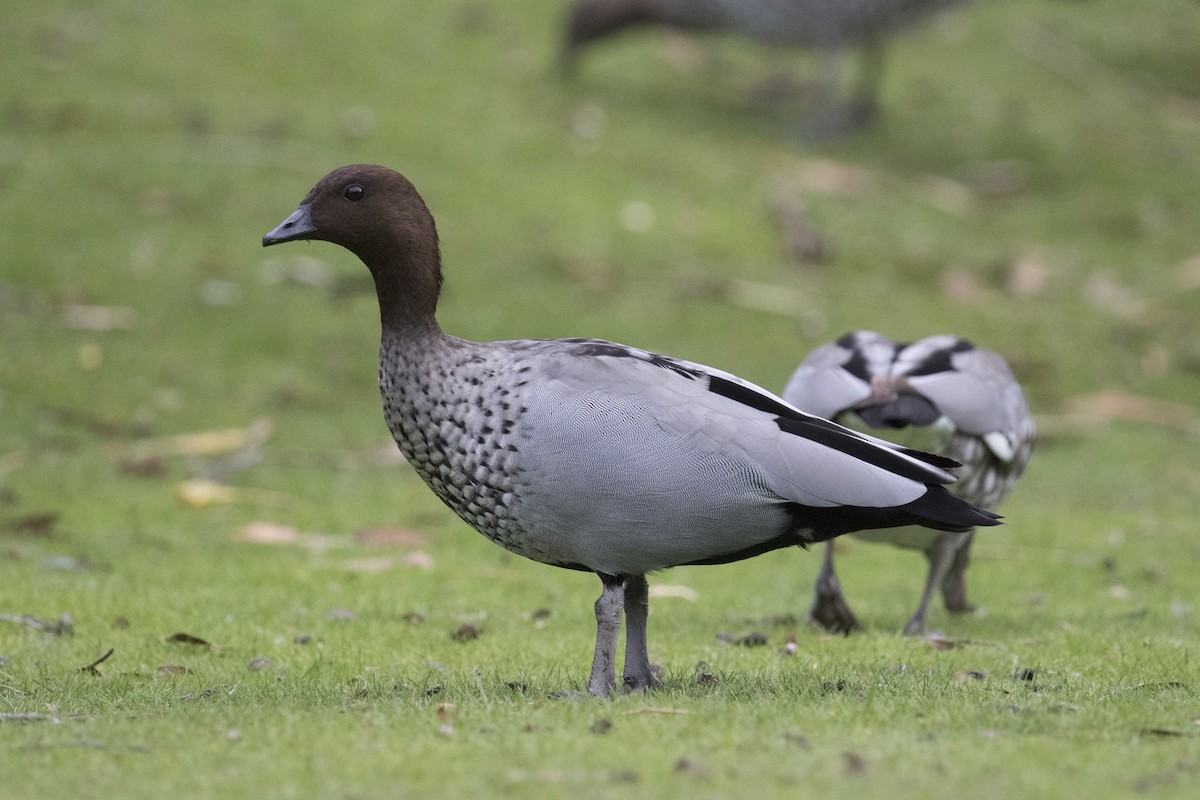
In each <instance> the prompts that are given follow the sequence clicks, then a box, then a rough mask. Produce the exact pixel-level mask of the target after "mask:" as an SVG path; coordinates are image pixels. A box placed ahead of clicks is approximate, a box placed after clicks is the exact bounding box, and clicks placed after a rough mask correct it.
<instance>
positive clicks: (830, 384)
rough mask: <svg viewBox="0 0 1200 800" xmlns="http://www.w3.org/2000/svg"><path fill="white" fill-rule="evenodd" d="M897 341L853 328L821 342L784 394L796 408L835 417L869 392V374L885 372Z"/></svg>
mask: <svg viewBox="0 0 1200 800" xmlns="http://www.w3.org/2000/svg"><path fill="white" fill-rule="evenodd" d="M896 351H897V345H896V343H895V342H893V341H892V340H891V339H889V338H887V337H886V336H883V335H881V334H878V333H875V332H874V331H853V332H851V333H848V334H846V335H845V336H842V337H841V338H840V339H838V340H837V341H836V342H829V343H828V344H823V345H821V346H820V347H818V348H817V349H816V350H813V351H812V352H811V353H809V354H808V357H807V358H805V359H804V361H802V362H801V363H800V366H798V367H797V368H796V371H795V372H793V373H792V377H791V379H790V380H788V383H787V387H786V388H785V389H784V390H783V397H784V399H785V400H787V401H788V402H789V403H791V404H792V405H794V406H796V407H797V408H800V409H803V410H804V411H807V412H808V413H810V414H816V415H817V416H819V417H824V418H826V419H834V418H835V417H837V416H838V415H839V414H841V413H842V412H843V411H846V410H847V409H850V408H853V407H854V406H855V405H856V404H857V403H859V402H861V401H863V400H865V399H866V398H867V397H869V396H870V394H871V378H872V377H873V376H876V375H887V374H888V373H889V372H890V370H891V365H892V361H893V359H894V358H895V354H896Z"/></svg>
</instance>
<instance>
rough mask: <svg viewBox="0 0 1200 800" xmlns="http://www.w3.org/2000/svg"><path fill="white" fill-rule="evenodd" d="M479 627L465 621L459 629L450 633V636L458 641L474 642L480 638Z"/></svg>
mask: <svg viewBox="0 0 1200 800" xmlns="http://www.w3.org/2000/svg"><path fill="white" fill-rule="evenodd" d="M479 633H480V631H479V628H478V627H476V626H475V625H472V624H471V623H469V622H464V623H463V624H462V625H459V626H458V630H456V631H455V632H454V633H452V634H450V638H451V639H453V640H454V641H456V642H473V641H475V640H476V639H478V638H479Z"/></svg>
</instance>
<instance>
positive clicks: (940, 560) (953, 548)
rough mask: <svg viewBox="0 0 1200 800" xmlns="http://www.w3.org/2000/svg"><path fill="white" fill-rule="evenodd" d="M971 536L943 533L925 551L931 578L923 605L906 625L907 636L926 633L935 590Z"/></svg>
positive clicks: (926, 588)
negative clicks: (964, 542) (926, 622)
mask: <svg viewBox="0 0 1200 800" xmlns="http://www.w3.org/2000/svg"><path fill="white" fill-rule="evenodd" d="M969 535H970V534H965V533H943V534H941V535H940V536H938V538H937V541H936V542H934V544H933V546H932V547H930V548H929V549H928V550H926V551H925V557H926V558H927V559H929V576H928V577H927V578H926V579H925V590H924V591H923V592H921V603H920V605H918V606H917V610H916V613H914V614H913V615H912V618H911V619H910V620H909V621H908V622H906V623H905V624H904V635H905V636H920V635H921V634H923V633H925V615H926V614H927V613H928V612H929V600H930V599H931V598H932V597H933V592H934V590H935V589H937V588H938V587H939V586H941V585H942V582H943V581H944V580H945V579H946V574H947V573H948V572H949V571H950V565H951V564H953V563H954V556H955V555H956V554H957V553H958V551H959V549H960V548H961V547H962V546H963V538H964V537H966V536H969Z"/></svg>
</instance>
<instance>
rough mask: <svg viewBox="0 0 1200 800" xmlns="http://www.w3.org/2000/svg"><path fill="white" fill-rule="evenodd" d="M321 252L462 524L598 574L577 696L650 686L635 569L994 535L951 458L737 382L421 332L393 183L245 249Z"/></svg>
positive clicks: (419, 285) (369, 170)
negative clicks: (349, 256)
mask: <svg viewBox="0 0 1200 800" xmlns="http://www.w3.org/2000/svg"><path fill="white" fill-rule="evenodd" d="M300 239H324V240H327V241H330V242H334V243H336V244H340V245H342V246H344V247H346V248H348V249H350V250H351V251H352V252H354V253H355V254H356V255H358V256H359V258H360V259H362V261H363V262H364V263H365V264H366V266H367V267H368V269H369V270H370V271H371V274H372V277H373V278H374V281H375V287H376V293H377V296H378V299H379V308H380V319H381V323H382V337H381V345H380V359H379V386H380V392H381V395H382V398H383V409H384V416H385V418H386V421H387V424H388V427H389V429H390V430H391V433H392V435H393V437H394V438H395V440H396V443H397V445H399V447H400V449H401V450H402V451H403V453H404V454H405V456H406V457H407V459H408V461H409V462H410V463H411V464H412V466H413V467H414V468H415V469H416V471H417V472H418V474H419V475H420V476H421V477H422V478H423V479H424V481H425V482H426V483H427V484H428V485H429V487H430V488H431V489H432V490H433V491H434V492H435V493H436V494H437V496H438V497H440V498H441V499H442V500H443V501H444V502H445V503H446V505H448V506H449V507H450V508H451V509H453V510H454V511H455V513H457V514H458V515H459V516H460V517H462V519H463V520H464V521H466V522H467V523H468V524H469V525H471V526H472V527H474V528H475V529H476V530H478V531H479V532H480V533H482V534H483V535H485V536H487V537H488V538H489V539H491V540H492V541H494V542H496V543H497V544H500V545H501V546H503V547H505V548H507V549H508V550H511V551H512V552H514V553H518V554H520V555H522V556H526V557H527V558H530V559H533V560H535V561H540V562H542V563H546V564H551V565H554V566H559V567H566V568H571V569H579V570H586V571H590V572H593V573H595V574H596V575H597V576H599V578H600V580H601V582H602V584H603V590H602V593H601V595H600V598H599V599H598V600H597V602H596V607H595V612H596V649H595V655H594V658H593V662H592V672H591V675H590V677H589V680H588V689H589V691H590V692H592V693H593V694H597V695H608V694H609V693H611V691H612V690H613V689H614V688H615V685H616V684H615V678H614V674H613V673H614V666H613V663H614V658H615V650H616V637H617V633H618V630H619V628H620V625H621V620H622V616H623V617H624V620H625V631H626V648H625V669H624V683H625V686H626V687H627V688H630V689H644V688H648V687H651V686H654V685H657V683H658V679H657V677H656V676H655V675H654V673H653V671H652V669H651V667H650V663H649V656H648V653H647V646H646V620H647V609H648V601H647V597H648V586H647V581H646V577H645V576H646V573H648V572H652V571H654V570H659V569H665V568H667V567H672V566H678V565H681V564H718V563H725V562H729V561H736V560H739V559H743V558H749V557H751V556H755V555H758V554H760V553H764V552H767V551H768V550H773V549H776V548H780V547H787V546H791V545H802V546H803V545H807V544H809V543H812V542H817V541H824V540H826V539H829V538H830V537H833V536H837V535H840V534H843V533H847V532H849V531H854V530H863V529H870V528H881V527H890V526H896V525H911V524H920V525H928V526H932V527H935V528H938V529H940V530H949V531H964V530H968V529H970V528H971V527H973V526H976V525H994V524H996V518H995V515H993V514H990V513H988V512H985V511H981V510H979V509H976V508H974V507H972V506H971V505H970V504H968V503H965V502H964V501H962V500H961V499H959V498H957V497H955V496H954V495H953V494H951V493H950V492H948V491H947V490H946V489H945V487H944V485H943V484H947V483H951V482H953V480H954V477H953V475H951V474H950V473H949V472H948V471H947V470H948V468H949V467H951V466H953V462H951V461H949V460H947V459H944V458H941V457H939V456H936V455H931V454H928V453H921V452H916V451H911V450H908V449H905V448H902V447H898V446H895V445H891V444H887V443H884V442H880V441H878V440H876V439H873V438H871V437H867V436H862V435H860V434H857V433H854V432H853V431H850V430H848V429H846V428H843V427H841V426H839V425H836V424H834V423H831V422H829V421H827V420H824V419H821V418H820V417H816V416H813V415H810V414H806V413H804V412H802V411H800V410H798V409H796V408H795V407H793V406H791V405H789V404H788V403H786V402H784V401H783V400H782V399H780V398H778V397H776V396H775V395H772V394H771V393H769V392H767V391H765V390H763V389H761V388H759V387H757V386H754V385H752V384H750V383H747V382H746V381H743V380H741V379H739V378H736V377H734V376H733V375H729V374H728V373H724V372H721V371H720V370H715V369H711V368H709V367H704V366H702V365H699V364H694V363H691V362H687V361H682V360H679V359H673V358H669V357H666V356H660V355H656V354H653V353H650V352H647V351H644V350H639V349H637V348H632V347H626V346H624V345H620V344H615V343H612V342H606V341H602V340H596V339H557V340H515V341H501V342H471V341H466V340H464V339H459V338H457V337H454V336H449V335H447V334H446V333H444V332H443V331H442V329H441V328H440V326H439V325H438V324H437V321H436V319H435V310H436V305H437V299H438V296H439V292H440V288H441V280H442V273H441V257H440V252H439V247H438V240H437V233H436V228H435V226H434V222H433V217H432V215H431V214H430V213H429V210H428V208H427V207H426V205H425V203H424V201H423V200H421V198H420V196H419V195H418V194H417V192H416V189H415V188H414V187H413V186H412V184H411V183H409V181H408V180H407V179H406V178H404V176H402V175H400V174H399V173H396V172H394V171H392V170H389V169H386V168H384V167H379V166H375V165H362V164H359V165H352V166H349V167H343V168H341V169H338V170H334V171H333V172H331V173H330V174H329V175H327V176H326V177H325V178H324V179H323V180H322V181H321V182H320V183H318V184H317V185H316V186H315V187H314V188H313V189H312V191H310V192H309V194H308V196H307V197H306V198H305V199H304V201H303V202H302V203H301V204H300V206H299V208H297V209H296V211H295V212H293V213H292V214H291V215H290V216H289V217H288V218H287V219H285V220H284V221H283V222H282V223H280V224H279V225H278V226H277V227H276V228H275V229H274V230H272V231H271V232H270V233H268V234H267V235H266V236H265V237H263V244H264V246H266V245H273V244H279V243H281V242H288V241H295V240H300Z"/></svg>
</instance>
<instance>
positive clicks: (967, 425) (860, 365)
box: [784, 331, 1034, 633]
mask: <svg viewBox="0 0 1200 800" xmlns="http://www.w3.org/2000/svg"><path fill="white" fill-rule="evenodd" d="M784 397H785V398H786V399H787V400H788V401H789V402H791V403H793V404H794V405H796V406H798V407H799V408H801V409H803V410H805V411H808V412H810V413H813V414H819V415H821V416H824V417H828V418H829V419H833V420H836V421H838V422H840V423H842V424H844V425H847V426H849V427H852V428H855V429H857V430H863V431H869V432H871V433H873V434H875V435H879V436H883V437H885V438H887V439H889V440H891V441H895V442H898V443H902V444H904V445H906V446H909V447H918V448H921V449H924V450H928V451H930V452H934V453H940V454H941V455H945V456H947V457H949V458H952V459H954V460H955V461H958V462H959V463H961V464H962V465H963V467H962V469H961V470H960V471H959V473H960V474H959V480H958V482H957V483H955V484H954V485H953V486H952V488H951V491H953V492H954V493H955V494H957V495H959V496H960V497H962V498H963V499H965V500H967V501H969V502H971V503H973V504H975V505H977V506H979V507H981V508H986V509H989V510H995V509H996V508H997V507H998V506H999V504H1000V502H1001V501H1002V500H1003V499H1004V498H1005V496H1007V495H1008V493H1009V492H1010V491H1011V490H1012V488H1013V486H1014V485H1015V484H1016V481H1017V479H1018V478H1019V477H1020V476H1021V473H1022V472H1023V471H1024V470H1025V466H1026V465H1027V464H1028V462H1029V457H1030V454H1031V452H1032V449H1033V440H1034V425H1033V419H1032V417H1031V416H1030V414H1029V409H1028V407H1027V406H1026V403H1025V398H1024V396H1023V394H1022V393H1021V388H1020V386H1019V385H1018V384H1017V382H1016V379H1015V378H1014V377H1013V375H1012V372H1011V371H1010V370H1009V368H1008V365H1007V364H1005V363H1004V359H1003V358H1001V357H1000V356H999V355H998V354H996V353H994V352H992V351H990V350H985V349H982V348H977V347H975V346H974V345H972V344H971V343H970V342H967V341H966V340H964V339H960V338H958V337H956V336H948V335H942V336H931V337H928V338H926V339H922V340H920V341H918V342H915V343H912V344H898V343H896V342H894V341H892V340H891V339H888V338H887V337H885V336H882V335H880V334H878V333H874V332H872V331H855V332H853V333H849V334H846V335H845V336H843V337H842V338H841V339H839V340H837V341H836V342H831V343H829V344H825V345H822V346H821V347H819V348H817V349H816V350H814V351H813V352H812V353H811V354H809V356H808V357H807V358H806V359H805V360H804V362H803V363H802V364H801V365H800V366H799V367H798V368H797V369H796V371H795V373H794V374H793V375H792V378H791V380H789V382H788V385H787V387H786V389H785V390H784ZM855 535H856V536H858V537H859V538H863V539H867V540H869V541H876V542H887V543H890V544H894V545H897V546H900V547H908V548H913V549H917V550H921V551H922V552H924V553H925V555H926V557H927V558H928V559H929V565H930V570H929V576H928V579H927V581H926V585H925V591H924V593H923V595H922V598H921V602H920V605H919V606H918V608H917V611H916V613H915V614H914V615H913V617H912V618H911V619H910V620H909V621H908V623H907V624H906V625H905V632H906V633H920V632H922V631H923V630H924V626H925V616H926V612H927V610H928V604H929V601H930V597H931V595H932V592H933V591H934V590H935V589H937V588H938V587H941V588H942V591H943V597H944V599H945V601H946V607H947V609H948V610H950V611H952V612H963V611H968V610H970V609H971V606H970V604H969V603H968V602H967V599H966V587H965V583H964V578H963V574H964V572H965V571H966V568H967V565H968V563H969V560H970V546H971V542H972V537H973V535H974V533H973V532H966V533H954V532H940V531H932V530H929V529H928V528H921V527H904V528H892V529H888V530H874V531H863V532H861V533H858V534H855ZM809 614H810V616H811V617H812V618H813V619H814V620H815V621H817V622H819V623H821V624H822V625H824V626H825V627H827V628H830V629H831V630H836V631H841V632H848V631H850V630H852V629H854V628H856V627H860V626H859V623H858V621H857V619H855V617H854V615H853V613H851V612H850V609H849V606H848V605H847V604H846V602H845V599H844V598H843V596H842V593H841V587H840V583H839V582H838V580H837V577H836V574H835V572H834V569H833V552H832V547H827V548H826V553H825V558H824V561H823V564H822V569H821V573H820V574H819V575H818V578H817V587H816V592H815V596H814V599H813V605H812V607H811V608H810V610H809Z"/></svg>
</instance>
